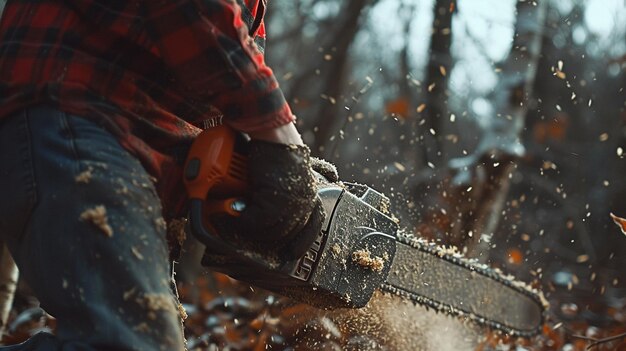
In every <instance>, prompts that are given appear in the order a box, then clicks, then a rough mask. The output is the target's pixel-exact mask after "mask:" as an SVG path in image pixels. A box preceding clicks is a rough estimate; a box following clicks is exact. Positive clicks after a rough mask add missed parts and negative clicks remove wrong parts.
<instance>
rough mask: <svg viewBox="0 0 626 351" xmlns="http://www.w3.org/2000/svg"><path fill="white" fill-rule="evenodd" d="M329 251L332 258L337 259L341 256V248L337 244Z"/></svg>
mask: <svg viewBox="0 0 626 351" xmlns="http://www.w3.org/2000/svg"><path fill="white" fill-rule="evenodd" d="M330 249H331V251H332V253H333V257H334V258H337V257H338V256H339V255H340V254H341V246H339V244H337V243H335V244H334V245H333V246H332V247H331V248H330Z"/></svg>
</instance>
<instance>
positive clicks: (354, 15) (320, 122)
mask: <svg viewBox="0 0 626 351" xmlns="http://www.w3.org/2000/svg"><path fill="white" fill-rule="evenodd" d="M370 3H372V0H350V2H349V3H348V5H347V6H346V8H345V9H344V10H343V11H342V13H344V14H345V16H344V17H343V18H341V19H340V21H341V22H339V25H338V26H337V27H336V30H334V34H332V35H333V37H334V38H333V40H332V41H331V42H330V43H329V44H327V45H326V49H331V51H330V54H329V55H330V57H329V60H328V61H326V62H325V63H324V64H323V65H322V66H321V71H322V73H323V74H324V79H325V80H324V83H323V85H322V89H321V91H320V93H322V94H324V95H326V96H328V97H329V99H328V100H329V101H326V102H325V103H323V104H322V107H321V108H320V110H319V112H318V116H317V119H316V121H317V132H315V142H314V145H313V150H314V151H316V152H317V151H320V153H322V154H323V153H324V147H325V146H328V145H329V144H330V143H329V141H330V138H331V137H332V136H333V134H334V133H335V132H337V131H336V130H335V129H336V128H337V126H338V125H340V122H341V119H342V118H343V117H344V116H342V115H341V112H342V111H344V109H343V103H341V102H339V101H340V95H341V93H342V90H343V88H344V85H345V84H344V83H345V80H346V68H347V66H348V53H349V50H350V46H351V45H350V44H351V43H352V42H353V41H354V38H355V37H356V34H357V33H358V31H359V29H360V26H359V25H358V23H359V20H360V19H361V17H362V12H363V10H364V9H365V8H366V7H367V6H368V5H370ZM325 156H326V157H330V158H331V159H332V158H333V155H325Z"/></svg>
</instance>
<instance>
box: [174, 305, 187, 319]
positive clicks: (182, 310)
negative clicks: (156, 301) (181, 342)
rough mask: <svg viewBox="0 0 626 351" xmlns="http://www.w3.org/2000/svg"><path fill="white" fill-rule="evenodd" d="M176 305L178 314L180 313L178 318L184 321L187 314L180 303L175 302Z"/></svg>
mask: <svg viewBox="0 0 626 351" xmlns="http://www.w3.org/2000/svg"><path fill="white" fill-rule="evenodd" d="M176 307H178V314H179V315H180V319H182V320H183V321H185V320H186V319H187V317H189V315H187V311H186V310H185V306H183V304H182V303H180V302H179V303H177V304H176Z"/></svg>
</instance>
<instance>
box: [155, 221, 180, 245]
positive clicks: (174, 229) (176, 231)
mask: <svg viewBox="0 0 626 351" xmlns="http://www.w3.org/2000/svg"><path fill="white" fill-rule="evenodd" d="M160 219H161V220H163V218H160ZM156 221H157V222H156V223H155V225H156V226H157V228H158V227H159V226H160V225H163V224H164V223H165V221H164V220H163V222H160V221H159V219H157V220H156ZM186 225H187V218H174V219H170V220H169V222H168V223H167V238H168V242H175V243H178V245H181V246H182V245H183V243H184V242H185V239H187V232H186V231H185V226H186Z"/></svg>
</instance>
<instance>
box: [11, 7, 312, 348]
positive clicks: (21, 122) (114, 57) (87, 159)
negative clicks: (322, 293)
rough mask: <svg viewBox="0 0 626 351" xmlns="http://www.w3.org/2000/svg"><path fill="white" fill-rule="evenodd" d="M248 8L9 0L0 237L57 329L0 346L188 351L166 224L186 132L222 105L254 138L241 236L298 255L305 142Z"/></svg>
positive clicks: (207, 121) (308, 223)
mask: <svg viewBox="0 0 626 351" xmlns="http://www.w3.org/2000/svg"><path fill="white" fill-rule="evenodd" d="M246 5H247V7H245V6H239V5H238V4H237V3H236V2H235V0H179V1H175V0H172V1H154V0H145V1H141V0H140V1H128V0H68V1H51V0H48V1H46V0H33V1H18V0H15V1H11V0H9V1H8V2H7V5H6V8H5V9H4V14H3V17H2V22H1V24H0V194H1V197H0V236H1V238H2V239H3V240H4V241H5V242H6V243H7V245H8V247H9V249H10V251H11V253H12V255H13V257H14V259H15V261H16V262H17V264H18V267H19V268H20V272H21V277H22V278H23V279H24V280H25V281H26V282H27V283H28V284H29V285H30V286H31V287H32V289H33V290H34V291H35V293H36V295H37V297H38V298H39V300H40V301H41V306H42V307H43V308H44V309H45V310H46V311H47V312H49V313H50V314H52V315H54V316H55V317H56V318H57V335H56V336H52V335H49V334H38V335H36V336H35V337H33V338H31V339H30V340H29V341H27V342H26V343H25V345H18V346H12V347H7V348H0V350H168V351H169V350H183V349H184V342H183V335H182V330H181V325H180V318H179V313H178V309H177V307H178V306H177V302H176V301H175V298H174V297H173V294H172V292H171V289H170V283H171V282H170V278H169V266H168V251H167V245H166V225H165V223H166V221H167V220H170V219H172V218H175V217H176V216H178V215H180V208H181V206H180V204H181V203H183V202H184V197H183V196H182V194H183V191H182V189H181V186H180V180H181V171H180V168H181V161H182V160H183V159H184V155H185V151H186V150H187V148H188V146H189V143H190V142H191V141H193V139H194V137H195V136H196V135H197V134H198V133H199V131H200V130H201V128H202V127H203V126H208V125H212V124H214V123H215V122H216V121H219V120H220V119H222V116H223V122H224V123H227V124H229V125H230V126H232V127H233V128H235V129H236V130H239V131H242V132H246V133H248V134H249V135H250V137H251V138H252V142H251V151H250V155H249V158H250V164H249V172H250V174H249V177H250V182H251V183H252V185H253V186H252V188H253V189H254V192H253V193H252V194H251V196H250V199H249V204H248V208H247V209H246V211H245V212H244V213H243V214H242V216H241V218H239V219H238V220H237V222H236V223H233V224H232V226H233V228H234V230H235V231H236V232H237V234H239V235H240V236H243V237H245V238H247V239H249V240H252V241H255V240H256V241H259V242H262V243H267V242H273V243H274V245H273V246H274V247H277V252H278V253H280V254H284V255H289V256H297V255H299V254H301V253H302V251H303V248H305V247H306V246H307V244H308V243H309V242H310V241H311V240H312V238H313V237H314V235H315V234H316V233H317V232H318V231H319V228H320V226H321V221H322V218H323V213H322V211H321V209H320V208H321V207H320V206H319V202H317V201H316V194H315V188H314V180H313V176H312V172H311V164H310V159H309V151H308V149H307V148H306V146H304V145H303V143H302V140H301V138H300V135H299V134H298V132H297V130H296V128H295V127H294V124H293V123H292V122H293V121H294V116H293V114H292V113H291V110H290V108H289V106H288V105H287V103H286V102H285V99H284V97H283V94H282V92H281V90H280V89H279V87H278V84H277V82H276V79H275V77H274V75H273V73H272V71H271V70H270V69H269V68H268V67H267V66H266V65H265V63H264V59H263V55H262V53H261V51H260V46H259V45H258V43H255V40H254V39H253V38H257V42H259V40H260V39H262V37H263V36H264V28H263V22H262V16H263V12H264V9H265V1H264V0H249V1H247V4H246ZM286 179H292V180H293V179H297V180H298V181H297V182H293V181H291V182H290V181H287V180H286ZM164 219H165V220H164Z"/></svg>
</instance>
